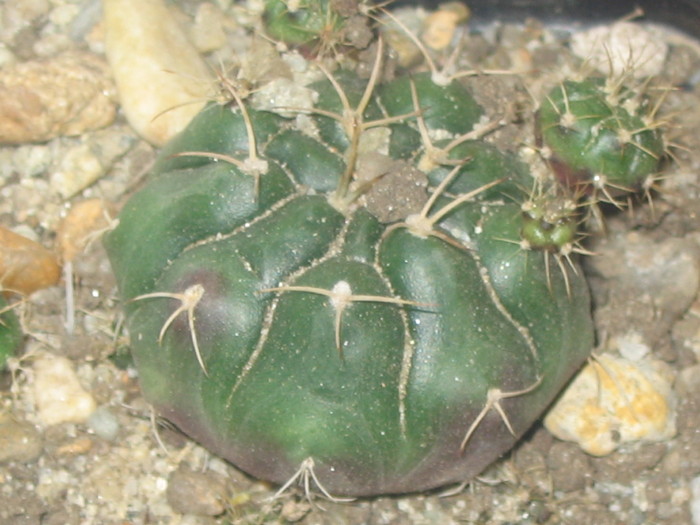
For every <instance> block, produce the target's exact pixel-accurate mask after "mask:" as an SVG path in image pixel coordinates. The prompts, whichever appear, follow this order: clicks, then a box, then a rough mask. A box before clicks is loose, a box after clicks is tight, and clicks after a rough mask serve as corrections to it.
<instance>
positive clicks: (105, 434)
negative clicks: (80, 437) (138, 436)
mask: <svg viewBox="0 0 700 525" xmlns="http://www.w3.org/2000/svg"><path fill="white" fill-rule="evenodd" d="M87 424H88V427H90V428H91V429H92V430H93V432H95V434H97V435H98V436H99V437H101V438H102V439H104V440H106V441H114V440H115V439H117V436H118V435H119V420H118V419H117V417H116V416H115V415H114V413H113V412H112V411H111V410H110V409H109V407H107V406H101V407H99V408H98V409H97V410H95V411H94V412H93V413H92V414H90V417H89V418H88V420H87Z"/></svg>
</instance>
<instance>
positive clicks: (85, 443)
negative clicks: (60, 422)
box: [55, 437, 93, 456]
mask: <svg viewBox="0 0 700 525" xmlns="http://www.w3.org/2000/svg"><path fill="white" fill-rule="evenodd" d="M92 445H93V442H92V439H90V438H88V437H81V438H76V439H74V440H72V441H69V442H68V443H65V444H63V445H61V446H60V447H58V448H57V449H56V451H55V455H56V456H80V455H81V454H86V453H88V452H90V450H91V449H92Z"/></svg>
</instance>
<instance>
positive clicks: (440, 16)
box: [421, 2, 469, 51]
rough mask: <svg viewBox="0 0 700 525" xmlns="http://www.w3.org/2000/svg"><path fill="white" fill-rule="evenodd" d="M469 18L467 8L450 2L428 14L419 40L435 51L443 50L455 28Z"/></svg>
mask: <svg viewBox="0 0 700 525" xmlns="http://www.w3.org/2000/svg"><path fill="white" fill-rule="evenodd" d="M468 18H469V8H468V7H467V6H466V5H464V4H462V3H460V2H450V3H448V4H443V5H441V6H440V9H439V10H438V11H435V12H434V13H431V14H429V15H428V16H427V17H426V19H425V22H424V23H423V34H422V35H421V38H422V40H423V42H424V43H425V45H427V46H428V47H430V48H432V49H435V50H437V51H439V50H442V49H445V48H446V47H447V46H449V45H450V43H451V42H452V39H453V38H454V35H455V31H456V30H457V26H458V25H459V24H461V23H462V22H464V21H466V20H467V19H468Z"/></svg>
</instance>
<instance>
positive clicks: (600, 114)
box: [538, 78, 665, 201]
mask: <svg viewBox="0 0 700 525" xmlns="http://www.w3.org/2000/svg"><path fill="white" fill-rule="evenodd" d="M657 109H658V107H656V106H654V107H651V108H650V107H648V101H647V99H646V98H644V97H643V96H641V94H640V91H639V90H636V91H635V90H631V89H628V88H625V87H623V85H621V84H620V83H619V82H611V81H610V80H608V81H607V82H606V81H604V80H603V79H599V78H589V79H586V80H583V81H573V80H568V81H566V82H564V83H562V84H561V85H560V86H558V87H556V88H554V89H553V90H552V91H551V92H550V93H549V95H548V96H547V97H546V100H545V101H544V103H543V104H542V106H541V108H540V112H539V116H538V126H539V129H540V131H541V134H542V140H543V142H544V143H545V144H546V145H547V146H548V147H549V148H550V149H551V153H552V159H551V160H552V164H553V165H554V168H555V172H556V173H557V174H558V175H559V176H560V178H561V179H562V180H563V181H564V182H565V183H566V184H569V185H573V186H575V187H577V189H578V190H579V191H581V192H583V193H591V192H594V193H595V194H596V198H601V197H604V198H607V199H608V200H610V201H614V198H615V197H616V196H619V195H620V194H621V193H629V192H630V191H635V190H638V189H640V188H641V187H642V186H643V185H644V184H645V182H646V181H647V179H648V178H649V177H654V176H655V175H656V174H657V170H658V167H659V161H660V160H661V158H662V157H663V156H664V155H665V146H664V142H663V140H662V137H661V132H660V127H661V126H662V124H663V123H662V122H660V121H655V113H656V110H657Z"/></svg>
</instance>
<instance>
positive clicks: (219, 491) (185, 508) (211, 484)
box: [166, 467, 226, 516]
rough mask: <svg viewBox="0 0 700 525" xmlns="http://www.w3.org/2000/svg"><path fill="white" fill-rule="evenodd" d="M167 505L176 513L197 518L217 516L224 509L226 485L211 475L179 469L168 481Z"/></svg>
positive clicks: (183, 468)
mask: <svg viewBox="0 0 700 525" xmlns="http://www.w3.org/2000/svg"><path fill="white" fill-rule="evenodd" d="M166 496H167V498H168V504H169V505H170V506H171V507H172V508H173V510H175V511H177V512H181V513H183V514H196V515H199V516H218V515H219V514H222V513H223V512H224V511H225V510H226V507H225V505H224V501H225V500H226V485H225V484H224V482H223V480H222V479H220V478H219V477H218V476H215V475H213V474H211V473H204V472H194V471H192V470H189V469H188V468H185V467H180V468H178V469H177V470H176V471H174V472H173V473H172V474H170V478H169V479H168V489H167V491H166Z"/></svg>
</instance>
